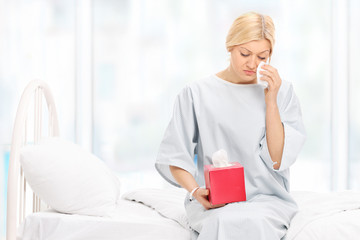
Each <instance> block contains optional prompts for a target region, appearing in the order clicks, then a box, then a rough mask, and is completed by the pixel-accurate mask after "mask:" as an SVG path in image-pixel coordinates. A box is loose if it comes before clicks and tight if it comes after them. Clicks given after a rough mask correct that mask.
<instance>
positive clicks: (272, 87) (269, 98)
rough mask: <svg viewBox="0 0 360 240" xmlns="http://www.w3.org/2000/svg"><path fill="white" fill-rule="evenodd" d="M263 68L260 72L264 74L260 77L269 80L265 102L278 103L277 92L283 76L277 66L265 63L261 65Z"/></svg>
mask: <svg viewBox="0 0 360 240" xmlns="http://www.w3.org/2000/svg"><path fill="white" fill-rule="evenodd" d="M261 68H262V69H263V70H262V71H260V73H261V74H262V75H263V76H262V77H261V78H260V79H261V80H264V81H266V82H268V87H267V88H265V90H264V92H265V102H266V103H277V94H278V92H279V89H280V86H281V78H280V76H279V73H278V71H277V69H276V68H274V67H273V66H271V65H269V64H264V65H263V66H262V67H261Z"/></svg>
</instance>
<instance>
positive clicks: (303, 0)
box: [0, 0, 360, 239]
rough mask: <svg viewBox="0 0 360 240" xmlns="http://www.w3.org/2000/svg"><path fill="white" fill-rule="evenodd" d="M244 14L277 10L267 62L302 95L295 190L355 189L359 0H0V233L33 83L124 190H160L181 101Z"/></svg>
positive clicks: (358, 178) (223, 63)
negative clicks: (14, 144) (163, 157)
mask: <svg viewBox="0 0 360 240" xmlns="http://www.w3.org/2000/svg"><path fill="white" fill-rule="evenodd" d="M247 11H257V12H259V13H263V14H265V15H269V16H271V17H272V18H273V20H274V23H275V27H276V43H275V48H274V54H273V57H272V62H271V64H272V65H273V66H274V67H276V68H277V69H278V71H279V73H280V76H281V77H282V78H283V79H284V80H287V81H290V82H292V83H293V85H294V88H295V91H296V93H297V95H298V97H299V99H300V102H301V107H302V112H303V120H304V123H305V126H306V129H307V134H308V137H307V142H306V144H305V146H304V148H303V151H302V153H301V155H300V156H299V158H298V160H297V162H296V163H295V164H294V165H293V167H292V169H291V190H306V191H338V190H345V189H353V190H360V175H359V174H357V172H359V171H360V165H359V163H360V148H359V147H357V145H358V144H359V143H360V111H359V107H358V106H357V104H358V103H360V95H359V94H358V92H359V91H360V79H359V78H360V77H359V76H360V68H359V67H356V65H357V63H360V61H359V60H358V56H360V46H359V42H360V2H359V1H356V0H344V1H341V0H332V1H331V0H318V1H312V0H292V1H290V0H273V1H266V0H257V1H253V0H251V1H250V0H248V1H247V0H229V1H220V0H197V1H191V0H172V1H168V0H0V123H1V124H0V154H1V155H0V191H1V195H0V196H1V197H0V214H1V215H0V216H1V218H0V233H1V234H0V239H2V238H3V239H4V237H5V235H4V234H5V216H6V210H5V206H6V184H7V168H8V161H9V151H10V144H11V138H12V129H13V125H14V120H15V114H16V109H17V105H18V103H19V100H20V97H21V93H22V91H23V90H24V88H25V86H26V85H27V83H28V82H29V81H31V80H32V79H41V80H43V81H46V82H47V83H48V85H49V86H50V88H51V90H52V92H53V94H54V97H55V102H56V104H57V108H58V109H57V110H58V116H59V123H60V135H61V136H62V137H63V138H65V139H67V140H70V141H73V142H76V143H78V144H80V145H82V146H83V147H84V148H86V149H88V150H89V151H91V152H93V153H94V154H95V155H96V156H98V157H99V158H101V159H102V160H103V161H104V162H105V163H106V164H108V165H109V166H110V167H111V168H112V169H113V170H114V171H115V172H116V173H117V174H118V175H119V177H120V178H121V179H122V192H124V191H127V190H131V189H134V188H139V187H164V186H166V183H165V182H164V181H163V180H162V179H161V177H160V176H159V175H158V174H157V172H156V171H155V169H154V161H155V159H156V154H157V150H158V147H159V144H160V141H161V139H162V137H163V134H164V131H165V128H166V127H167V124H168V122H169V120H170V117H171V114H172V107H173V103H174V99H175V97H176V95H177V93H178V92H179V91H180V90H181V89H182V88H183V87H184V86H185V85H186V84H187V83H190V82H193V81H197V80H199V79H200V78H202V77H204V76H208V75H209V74H213V73H217V72H218V71H220V70H223V69H224V68H226V67H227V65H228V63H229V61H228V59H229V54H228V53H227V52H226V49H225V38H226V34H227V31H228V29H229V27H230V25H231V24H232V22H233V21H234V19H235V18H236V17H238V16H239V15H241V14H242V13H245V12H247ZM358 54H359V55H358Z"/></svg>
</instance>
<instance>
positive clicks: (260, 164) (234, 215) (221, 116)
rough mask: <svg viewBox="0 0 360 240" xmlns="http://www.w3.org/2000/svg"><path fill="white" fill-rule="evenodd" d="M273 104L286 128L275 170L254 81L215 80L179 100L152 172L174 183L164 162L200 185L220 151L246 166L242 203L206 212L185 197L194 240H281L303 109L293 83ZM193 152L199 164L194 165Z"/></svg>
mask: <svg viewBox="0 0 360 240" xmlns="http://www.w3.org/2000/svg"><path fill="white" fill-rule="evenodd" d="M277 103H278V107H279V112H280V117H281V121H282V123H283V126H284V132H285V141H284V150H283V155H282V160H281V166H280V169H279V170H275V169H274V168H273V162H272V160H271V157H270V154H269V150H268V146H267V141H266V131H265V110H266V106H265V95H264V90H263V88H262V87H261V86H260V85H258V84H234V83H231V82H228V81H225V80H223V79H221V78H219V77H217V76H216V75H211V76H209V77H207V78H205V79H202V80H200V81H197V82H194V83H191V84H189V85H188V86H186V87H185V88H184V89H183V90H182V91H181V92H180V93H179V95H178V96H177V98H176V101H175V106H174V112H173V116H172V119H171V121H170V123H169V126H168V127H167V129H166V132H165V135H164V138H163V141H162V142H161V145H160V150H159V153H158V156H157V160H156V164H155V167H156V169H157V170H158V171H159V173H160V174H161V175H162V176H163V177H164V178H165V179H166V180H167V181H169V182H170V183H172V184H174V185H176V186H179V185H178V184H177V183H176V181H175V179H174V178H173V176H172V174H171V172H170V169H169V165H173V166H177V167H180V168H182V169H185V170H186V171H188V172H189V173H191V174H192V175H193V176H194V177H195V179H196V181H197V183H198V184H199V185H200V186H204V185H205V183H204V171H203V167H204V165H207V164H212V161H211V157H212V154H213V153H214V152H216V151H218V150H219V149H224V150H226V151H227V153H228V157H229V161H230V162H234V161H237V162H239V163H240V164H241V165H243V166H244V171H245V188H246V196H247V201H246V202H238V203H231V204H227V205H226V206H224V207H221V208H217V209H211V210H205V209H204V208H203V207H202V205H201V204H200V203H199V202H197V201H196V200H194V201H189V199H188V197H187V199H186V200H185V208H186V212H187V216H188V219H189V223H190V225H191V227H192V229H193V230H195V231H194V232H195V233H196V232H197V233H199V235H198V239H199V240H200V239H206V240H210V239H224V240H230V239H246V240H248V239H266V240H272V239H281V238H282V237H283V236H284V235H285V234H286V229H287V228H288V227H289V223H290V220H291V219H292V217H293V216H294V215H295V213H296V211H297V205H296V203H295V201H294V200H293V198H292V197H291V195H290V194H289V167H290V166H291V165H292V164H293V163H294V162H295V160H296V157H297V155H298V154H299V152H300V150H301V148H302V146H303V143H304V141H305V129H304V126H303V122H302V119H301V110H300V105H299V101H298V98H297V97H296V95H295V93H294V90H293V87H292V85H291V83H289V82H286V81H282V84H281V87H280V89H279V92H278V97H277ZM194 154H197V156H198V161H197V165H195V163H194V160H193V159H194Z"/></svg>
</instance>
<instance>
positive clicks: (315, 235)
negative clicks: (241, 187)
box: [123, 188, 360, 240]
mask: <svg viewBox="0 0 360 240" xmlns="http://www.w3.org/2000/svg"><path fill="white" fill-rule="evenodd" d="M185 194H186V191H183V190H181V189H179V190H176V189H171V190H163V189H149V188H148V189H146V188H145V189H138V190H136V191H132V192H128V193H126V194H124V195H123V197H124V198H126V199H129V200H134V201H138V202H141V203H144V204H145V205H147V206H149V207H151V208H154V209H155V210H157V211H158V212H159V213H161V214H162V215H163V216H165V217H167V218H171V219H174V220H175V221H177V222H178V223H179V224H181V225H182V226H183V227H184V228H188V227H189V224H188V222H187V218H186V214H185V209H184V206H183V199H184V197H185ZM291 194H292V195H293V197H294V198H295V201H296V202H297V203H298V206H299V212H298V213H297V214H296V215H295V217H294V218H293V219H292V221H291V223H290V228H289V229H288V232H287V235H286V236H285V237H284V238H283V240H324V239H326V240H339V239H346V240H357V239H360V238H359V236H360V221H359V220H360V192H352V191H344V192H330V193H317V192H308V191H296V192H292V193H291ZM167 196H168V197H167Z"/></svg>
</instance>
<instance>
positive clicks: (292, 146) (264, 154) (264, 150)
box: [260, 85, 306, 171]
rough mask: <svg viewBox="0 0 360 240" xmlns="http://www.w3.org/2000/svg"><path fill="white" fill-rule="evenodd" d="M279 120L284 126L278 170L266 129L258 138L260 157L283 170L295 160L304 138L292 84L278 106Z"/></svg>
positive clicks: (298, 106)
mask: <svg viewBox="0 0 360 240" xmlns="http://www.w3.org/2000/svg"><path fill="white" fill-rule="evenodd" d="M279 112H280V118H281V122H282V124H283V126H284V134H285V139H284V148H283V154H282V159H281V165H280V168H279V169H278V170H276V169H274V168H273V161H272V160H271V157H270V153H269V149H268V145H267V140H266V131H265V135H264V136H263V138H262V139H261V140H260V157H261V158H262V160H263V161H264V162H265V164H266V165H267V166H268V167H269V168H270V169H273V170H274V171H284V170H286V169H288V168H289V167H290V166H291V165H292V164H293V163H294V162H295V160H296V158H297V156H298V154H299V153H300V150H301V148H302V146H303V145H304V142H305V139H306V132H305V127H304V124H303V121H302V116H301V109H300V104H299V100H298V98H297V96H296V95H295V92H294V89H293V87H292V85H290V86H289V89H288V91H287V93H286V94H285V98H284V100H283V101H282V103H280V106H279Z"/></svg>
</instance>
